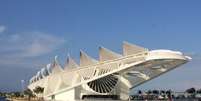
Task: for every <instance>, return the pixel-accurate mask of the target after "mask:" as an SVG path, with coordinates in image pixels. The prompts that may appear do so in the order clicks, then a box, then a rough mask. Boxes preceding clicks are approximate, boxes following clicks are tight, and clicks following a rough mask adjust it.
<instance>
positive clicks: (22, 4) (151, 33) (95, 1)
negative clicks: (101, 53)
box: [0, 0, 201, 91]
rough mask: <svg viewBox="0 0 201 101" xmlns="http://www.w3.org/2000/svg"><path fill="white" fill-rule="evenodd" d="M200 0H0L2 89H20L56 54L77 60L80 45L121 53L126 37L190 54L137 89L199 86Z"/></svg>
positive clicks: (89, 50)
mask: <svg viewBox="0 0 201 101" xmlns="http://www.w3.org/2000/svg"><path fill="white" fill-rule="evenodd" d="M200 4H201V1H200V0H193V1H192V0H57V1H56V0H32V1H30V0H29V1H28V0H1V1H0V91H20V90H21V80H25V82H27V81H28V79H29V78H30V77H32V76H33V75H35V74H36V72H37V71H39V70H40V69H41V68H43V67H45V66H46V64H48V63H50V62H52V61H53V59H54V56H55V55H58V58H59V61H60V64H61V65H63V64H64V63H65V61H66V57H67V54H70V55H71V56H72V57H73V58H74V59H75V60H76V61H77V62H78V63H79V51H80V49H81V50H83V51H85V52H86V53H88V54H89V55H90V56H92V57H94V58H96V59H98V47H99V46H104V47H105V48H108V49H111V50H113V51H115V52H117V53H122V42H123V41H128V42H130V43H133V44H137V45H140V46H143V47H146V48H148V49H150V50H154V49H170V50H175V51H181V52H183V53H185V54H187V55H189V56H191V57H192V58H193V59H192V61H190V62H189V63H187V64H185V65H183V66H181V67H179V68H177V69H175V70H173V71H170V72H168V73H167V74H164V75H162V76H160V77H158V78H156V79H154V80H152V81H150V82H147V83H145V84H143V85H141V86H140V87H137V88H136V89H158V88H159V89H174V90H184V89H187V88H190V87H196V88H201V86H200V85H201V73H200V72H201V48H200V47H199V44H200V43H201V19H200V18H201V13H200V11H201V6H200Z"/></svg>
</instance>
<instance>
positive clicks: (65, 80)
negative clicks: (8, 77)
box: [28, 42, 191, 101]
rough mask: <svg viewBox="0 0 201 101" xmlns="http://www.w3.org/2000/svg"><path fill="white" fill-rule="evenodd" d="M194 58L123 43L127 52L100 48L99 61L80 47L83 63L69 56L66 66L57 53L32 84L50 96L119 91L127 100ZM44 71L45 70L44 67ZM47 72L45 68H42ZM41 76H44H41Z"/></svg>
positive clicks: (79, 96) (64, 100)
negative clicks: (150, 83) (135, 91)
mask: <svg viewBox="0 0 201 101" xmlns="http://www.w3.org/2000/svg"><path fill="white" fill-rule="evenodd" d="M190 59H191V58H190V57H188V56H185V55H184V54H182V53H181V52H178V51H171V50H151V51H149V50H148V49H146V48H143V47H140V46H137V45H133V44H130V43H128V42H124V43H123V54H122V55H120V54H117V53H115V52H112V51H110V50H109V49H106V48H103V47H100V48H99V61H97V60H95V59H93V58H91V57H90V56H88V55H87V54H86V53H85V52H83V51H80V65H78V64H76V62H75V61H74V60H73V59H72V58H71V57H70V56H68V58H67V62H66V64H65V66H64V70H63V69H62V67H61V66H60V65H59V63H58V60H57V57H55V59H54V62H53V63H52V65H51V69H50V66H49V65H48V66H47V69H46V70H47V71H48V74H49V75H47V76H45V77H44V76H43V77H42V78H40V72H39V73H38V74H37V75H36V76H33V77H32V78H31V79H30V84H29V86H28V87H29V88H30V89H31V90H33V89H34V88H35V87H37V86H40V87H43V88H44V93H43V97H44V99H46V100H59V101H67V100H69V101H75V100H76V99H77V100H81V99H82V98H84V97H86V96H88V95H89V96H91V95H93V96H94V95H115V96H118V98H120V99H122V100H127V99H128V97H129V96H128V95H129V91H130V89H132V88H135V87H137V86H139V85H140V84H143V83H145V82H147V81H149V80H152V79H154V78H156V77H158V76H160V75H162V74H164V73H166V72H168V71H170V70H173V69H174V68H176V67H178V66H180V65H182V64H184V63H186V62H188V61H189V60H190ZM41 71H44V70H41ZM42 74H43V72H42ZM38 78H40V79H38Z"/></svg>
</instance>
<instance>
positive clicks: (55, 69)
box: [52, 56, 63, 74]
mask: <svg viewBox="0 0 201 101" xmlns="http://www.w3.org/2000/svg"><path fill="white" fill-rule="evenodd" d="M62 71H63V69H62V68H61V66H60V65H59V62H58V60H57V56H55V58H54V62H53V64H52V73H53V74H55V73H60V72H62Z"/></svg>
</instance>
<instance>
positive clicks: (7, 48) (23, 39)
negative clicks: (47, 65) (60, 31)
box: [0, 32, 65, 64]
mask: <svg viewBox="0 0 201 101" xmlns="http://www.w3.org/2000/svg"><path fill="white" fill-rule="evenodd" d="M64 43H65V40H64V39H63V38H61V37H58V36H55V35H52V34H47V33H43V32H26V33H18V34H9V35H6V36H4V37H3V38H1V40H0V47H1V50H0V55H1V57H0V64H8V63H7V62H5V61H9V62H10V64H12V63H13V64H17V63H18V64H20V63H19V61H20V62H23V61H24V60H23V59H27V58H33V57H38V56H42V55H45V54H49V53H52V52H54V51H55V50H57V49H60V48H61V47H62V46H63V44H64ZM17 61H18V62H17ZM24 62H25V61H24Z"/></svg>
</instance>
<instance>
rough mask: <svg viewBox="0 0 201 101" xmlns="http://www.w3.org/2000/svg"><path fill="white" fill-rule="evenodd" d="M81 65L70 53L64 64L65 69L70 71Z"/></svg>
mask: <svg viewBox="0 0 201 101" xmlns="http://www.w3.org/2000/svg"><path fill="white" fill-rule="evenodd" d="M78 67H79V65H78V64H77V63H76V62H75V61H74V60H73V59H72V58H71V57H70V55H68V57H67V61H66V63H65V65H64V70H65V71H68V70H70V69H75V68H78Z"/></svg>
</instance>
